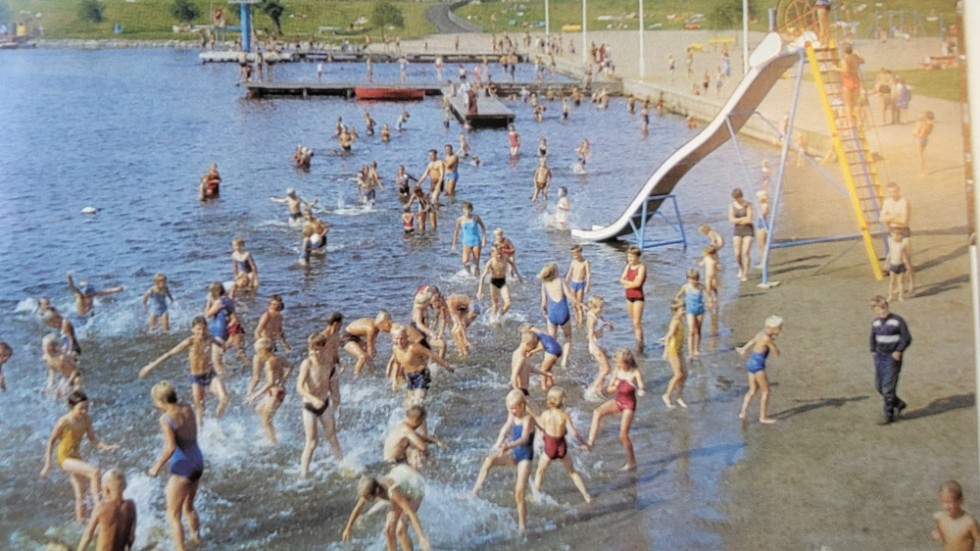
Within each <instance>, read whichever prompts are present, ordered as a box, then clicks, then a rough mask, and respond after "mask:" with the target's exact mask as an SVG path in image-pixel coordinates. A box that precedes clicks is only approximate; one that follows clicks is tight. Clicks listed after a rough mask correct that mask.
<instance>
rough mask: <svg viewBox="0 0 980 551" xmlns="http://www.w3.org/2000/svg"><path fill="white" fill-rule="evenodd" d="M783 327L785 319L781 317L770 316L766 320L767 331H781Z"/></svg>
mask: <svg viewBox="0 0 980 551" xmlns="http://www.w3.org/2000/svg"><path fill="white" fill-rule="evenodd" d="M782 326H783V318H781V317H779V316H769V317H768V318H766V329H779V328H781V327H782Z"/></svg>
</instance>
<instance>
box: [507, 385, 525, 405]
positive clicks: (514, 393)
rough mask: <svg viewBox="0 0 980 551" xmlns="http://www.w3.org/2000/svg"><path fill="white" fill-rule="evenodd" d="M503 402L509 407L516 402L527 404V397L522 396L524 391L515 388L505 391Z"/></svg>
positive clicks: (516, 403)
mask: <svg viewBox="0 0 980 551" xmlns="http://www.w3.org/2000/svg"><path fill="white" fill-rule="evenodd" d="M504 403H505V404H506V405H507V408H508V409H509V408H512V407H514V406H516V405H518V404H527V398H526V397H525V396H524V391H522V390H521V389H519V388H515V389H513V390H511V391H510V392H508V393H507V397H506V398H504Z"/></svg>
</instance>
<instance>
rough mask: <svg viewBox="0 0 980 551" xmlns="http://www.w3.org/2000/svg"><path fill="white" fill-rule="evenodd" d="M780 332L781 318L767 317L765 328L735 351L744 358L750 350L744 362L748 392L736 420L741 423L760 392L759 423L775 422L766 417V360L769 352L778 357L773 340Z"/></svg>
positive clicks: (767, 380)
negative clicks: (750, 404) (739, 420)
mask: <svg viewBox="0 0 980 551" xmlns="http://www.w3.org/2000/svg"><path fill="white" fill-rule="evenodd" d="M782 330H783V318H781V317H779V316H769V317H768V318H766V326H765V328H764V329H763V330H762V331H760V332H759V333H758V334H757V335H756V336H754V337H752V338H751V339H750V340H749V342H747V343H745V344H744V345H742V346H740V347H738V348H737V349H736V350H737V351H738V353H739V355H740V356H745V355H746V353H749V351H750V350H751V354H749V359H748V361H746V362H745V369H746V370H748V372H749V390H748V392H746V393H745V399H743V400H742V411H741V412H740V413H739V414H738V418H739V419H741V420H742V421H745V420H746V419H748V410H749V403H751V402H752V398H754V397H755V393H756V392H761V394H762V397H761V398H760V400H761V401H760V402H759V422H760V423H765V424H767V425H769V424H772V423H775V422H776V420H775V419H770V418H769V417H768V409H769V379H767V378H766V358H768V357H769V353H770V352H774V353H775V354H776V355H777V356H778V355H779V347H778V346H776V342H775V341H774V340H773V339H775V337H776V335H779V333H780V332H782Z"/></svg>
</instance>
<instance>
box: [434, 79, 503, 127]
mask: <svg viewBox="0 0 980 551" xmlns="http://www.w3.org/2000/svg"><path fill="white" fill-rule="evenodd" d="M443 95H444V97H445V98H446V100H447V101H448V102H449V107H450V109H452V112H453V115H455V116H456V118H457V119H458V120H459V121H460V122H462V123H463V124H466V125H469V126H470V127H471V128H500V127H505V126H507V125H508V124H510V123H512V122H514V112H513V111H511V110H510V109H508V108H507V106H506V105H504V104H503V102H501V101H500V100H499V99H497V98H491V97H486V96H477V98H476V106H477V109H476V113H470V112H469V110H468V109H467V106H466V104H465V103H464V102H463V98H462V97H461V96H453V95H450V90H449V89H448V88H446V89H444V90H443Z"/></svg>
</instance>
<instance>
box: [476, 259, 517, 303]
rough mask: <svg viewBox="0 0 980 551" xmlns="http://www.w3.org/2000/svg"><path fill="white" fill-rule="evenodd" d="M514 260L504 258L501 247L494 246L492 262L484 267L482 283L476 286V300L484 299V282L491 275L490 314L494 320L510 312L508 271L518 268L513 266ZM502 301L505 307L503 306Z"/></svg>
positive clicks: (489, 261) (481, 275) (481, 276)
mask: <svg viewBox="0 0 980 551" xmlns="http://www.w3.org/2000/svg"><path fill="white" fill-rule="evenodd" d="M512 264H513V260H511V259H510V258H504V256H503V254H502V253H501V249H500V246H499V245H494V246H493V248H491V249H490V260H488V261H487V263H486V264H485V265H484V266H483V272H482V273H481V274H480V283H478V284H477V286H476V298H477V299H478V300H482V299H483V282H484V281H486V279H487V275H488V274H489V275H490V314H491V315H492V316H493V317H494V318H499V317H502V316H503V315H504V314H506V313H507V311H508V310H510V287H509V286H508V285H507V271H508V270H510V269H513V270H514V271H517V268H516V267H515V266H513V265H512ZM501 301H503V305H502V306H501V304H500V303H501Z"/></svg>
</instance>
